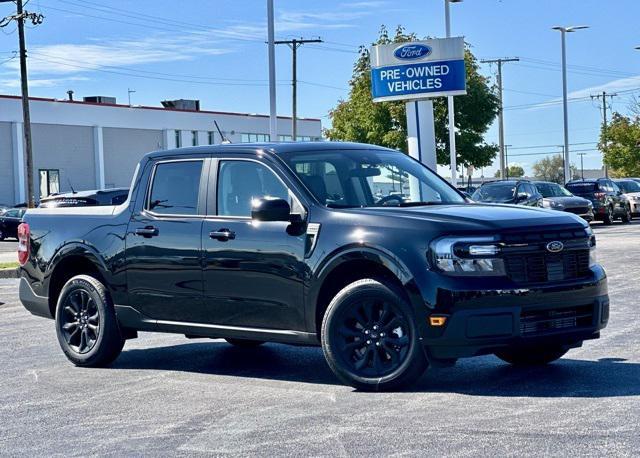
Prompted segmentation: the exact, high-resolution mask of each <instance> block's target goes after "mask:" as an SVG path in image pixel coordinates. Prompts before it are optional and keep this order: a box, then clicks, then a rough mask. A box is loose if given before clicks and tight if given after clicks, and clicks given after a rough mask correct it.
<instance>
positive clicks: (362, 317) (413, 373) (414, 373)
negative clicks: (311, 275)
mask: <svg viewBox="0 0 640 458" xmlns="http://www.w3.org/2000/svg"><path fill="white" fill-rule="evenodd" d="M321 334H322V335H321V340H322V349H323V351H324V355H325V358H326V359H327V362H328V363H329V366H330V367H331V369H332V370H333V372H334V373H335V374H336V376H337V377H338V378H339V379H340V380H342V381H343V382H344V383H346V384H348V385H351V386H353V387H355V388H357V389H359V390H363V391H387V390H393V389H399V388H402V387H404V386H407V385H409V384H411V383H412V382H414V381H415V380H417V379H418V377H420V375H422V373H423V372H424V370H425V369H426V367H427V360H426V357H425V354H424V351H423V349H422V348H421V345H420V340H419V338H418V333H417V327H416V323H415V318H414V314H413V312H412V309H411V307H410V306H409V304H408V303H407V302H406V301H405V300H404V299H403V295H402V292H401V291H396V290H395V288H394V287H393V286H390V285H386V284H384V283H383V282H381V281H378V280H375V279H364V280H358V281H356V282H354V283H351V284H350V285H348V286H347V287H345V288H344V289H343V290H342V291H340V292H339V293H338V294H337V295H336V296H335V297H334V298H333V300H332V301H331V303H330V304H329V307H328V308H327V311H326V313H325V315H324V319H323V321H322V331H321Z"/></svg>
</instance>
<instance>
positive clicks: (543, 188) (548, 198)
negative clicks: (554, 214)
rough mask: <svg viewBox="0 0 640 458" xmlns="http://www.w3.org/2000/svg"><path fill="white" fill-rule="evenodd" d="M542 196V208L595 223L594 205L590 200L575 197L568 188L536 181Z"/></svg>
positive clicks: (548, 182) (535, 183)
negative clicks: (572, 214) (563, 212)
mask: <svg viewBox="0 0 640 458" xmlns="http://www.w3.org/2000/svg"><path fill="white" fill-rule="evenodd" d="M533 184H534V185H535V187H536V188H537V189H538V191H539V192H540V194H542V198H543V199H542V206H543V207H544V208H550V209H552V210H559V211H565V212H569V213H574V214H576V215H578V216H580V217H581V218H583V219H585V220H586V221H589V222H591V221H593V204H592V203H591V201H590V200H587V199H583V198H582V197H578V196H574V195H573V194H571V193H570V192H569V191H568V190H567V189H566V188H564V187H562V186H560V185H559V184H557V183H552V182H550V181H534V182H533Z"/></svg>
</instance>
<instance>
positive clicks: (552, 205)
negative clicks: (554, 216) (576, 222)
mask: <svg viewBox="0 0 640 458" xmlns="http://www.w3.org/2000/svg"><path fill="white" fill-rule="evenodd" d="M542 206H543V207H546V208H553V209H555V210H560V209H562V208H564V205H562V204H561V203H559V202H555V201H553V200H543V201H542Z"/></svg>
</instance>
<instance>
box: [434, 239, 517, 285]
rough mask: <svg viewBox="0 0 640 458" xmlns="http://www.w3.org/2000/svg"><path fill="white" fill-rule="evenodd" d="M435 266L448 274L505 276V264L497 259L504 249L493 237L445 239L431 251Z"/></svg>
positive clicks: (438, 242) (437, 243)
mask: <svg viewBox="0 0 640 458" xmlns="http://www.w3.org/2000/svg"><path fill="white" fill-rule="evenodd" d="M429 252H430V253H429V254H430V260H431V263H432V265H433V267H434V268H435V269H437V270H439V271H440V272H443V273H445V274H447V275H457V276H500V275H505V269H504V262H503V261H502V259H499V258H496V256H497V255H498V254H499V253H500V246H499V245H498V244H497V242H496V241H495V240H494V239H493V238H492V237H476V238H466V237H445V238H441V239H436V240H434V241H433V242H432V243H431V246H430V248H429Z"/></svg>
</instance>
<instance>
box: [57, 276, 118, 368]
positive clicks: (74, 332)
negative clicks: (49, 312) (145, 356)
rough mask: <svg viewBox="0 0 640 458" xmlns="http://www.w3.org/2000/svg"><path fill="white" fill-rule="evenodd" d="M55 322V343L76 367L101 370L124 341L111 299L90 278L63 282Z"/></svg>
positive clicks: (112, 358) (102, 287) (79, 277)
mask: <svg viewBox="0 0 640 458" xmlns="http://www.w3.org/2000/svg"><path fill="white" fill-rule="evenodd" d="M55 320H56V334H57V336H58V343H59V344H60V347H61V348H62V351H63V352H64V354H65V355H66V357H67V358H68V359H69V360H70V361H71V362H72V363H73V364H75V365H76V366H82V367H104V366H107V365H109V364H110V363H111V362H113V360H115V359H116V358H117V357H118V355H119V354H120V352H121V351H122V347H123V346H124V342H125V339H124V337H123V330H121V329H120V325H119V323H118V318H117V317H116V312H115V307H114V305H113V301H112V300H111V295H110V294H109V291H108V290H107V288H106V287H105V286H104V285H103V284H102V283H101V282H100V281H99V280H98V279H96V278H94V277H92V276H89V275H77V276H75V277H73V278H71V279H69V281H67V283H66V284H65V285H64V287H63V288H62V291H60V296H59V297H58V302H57V306H56V313H55ZM125 331H126V330H125Z"/></svg>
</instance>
